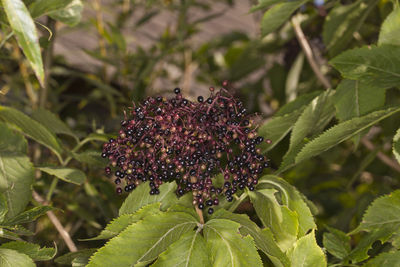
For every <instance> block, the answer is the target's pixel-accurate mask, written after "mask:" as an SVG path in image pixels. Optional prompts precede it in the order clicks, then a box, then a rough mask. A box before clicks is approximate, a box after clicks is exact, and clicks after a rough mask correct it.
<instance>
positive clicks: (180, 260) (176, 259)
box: [151, 231, 211, 267]
mask: <svg viewBox="0 0 400 267" xmlns="http://www.w3.org/2000/svg"><path fill="white" fill-rule="evenodd" d="M151 266H154V267H161V266H165V267H169V266H176V267H179V266H182V267H186V266H193V267H203V266H211V262H210V255H209V252H208V250H207V248H206V243H205V241H204V238H203V237H202V235H201V234H200V232H199V231H191V232H188V233H186V234H184V235H183V236H182V237H181V238H180V239H179V240H178V241H176V242H175V243H173V244H172V245H171V246H170V247H169V248H168V249H167V250H166V251H164V252H163V253H161V255H160V257H159V258H158V260H157V261H156V262H155V263H154V264H153V265H151Z"/></svg>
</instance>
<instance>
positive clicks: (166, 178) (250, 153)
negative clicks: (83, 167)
mask: <svg viewBox="0 0 400 267" xmlns="http://www.w3.org/2000/svg"><path fill="white" fill-rule="evenodd" d="M223 86H226V83H225V82H224V84H223ZM210 91H211V94H210V96H209V97H208V98H207V99H205V98H204V97H202V96H199V97H198V98H197V102H192V101H189V100H188V99H185V98H184V97H183V96H182V94H181V92H180V89H179V88H175V90H174V92H175V95H176V96H175V97H174V98H172V99H168V100H167V99H165V98H163V97H156V98H153V97H149V98H147V99H146V100H145V101H144V102H143V103H142V104H140V105H139V106H136V107H135V106H134V107H132V108H130V111H129V114H125V119H124V120H123V121H122V122H121V126H122V128H121V130H120V131H119V136H118V137H117V138H116V139H110V140H109V142H108V143H105V144H104V146H103V153H102V157H104V158H108V159H109V161H110V164H109V166H108V167H106V168H105V172H106V173H107V174H111V172H112V171H113V172H114V174H115V180H114V182H115V184H117V185H118V187H117V193H118V194H121V193H122V191H123V190H122V188H124V189H125V191H127V192H129V191H131V190H133V189H135V188H136V187H137V186H138V185H139V184H140V183H142V182H146V181H149V186H150V194H151V195H154V194H159V193H160V191H159V186H160V185H161V184H162V183H164V182H170V181H174V180H175V181H176V183H177V185H178V188H177V192H176V193H177V194H178V196H182V195H184V194H185V193H187V192H190V191H191V192H192V194H193V205H197V206H198V208H200V209H204V208H205V206H209V208H208V213H210V214H211V213H213V211H214V210H213V208H212V206H214V205H218V204H219V198H220V197H221V196H225V197H226V199H227V201H232V200H233V196H232V195H233V194H235V192H236V191H237V190H243V189H244V188H245V187H247V188H248V189H249V190H254V186H255V185H256V184H257V182H258V180H257V177H258V175H259V174H260V173H261V172H262V171H263V169H264V168H267V167H268V161H267V159H266V158H265V157H264V156H263V155H261V154H260V149H259V148H256V146H257V145H258V144H260V143H262V142H263V141H264V138H263V137H261V136H257V135H256V132H255V130H254V129H253V128H252V120H251V119H250V117H249V115H247V113H246V108H245V107H244V106H243V104H242V102H240V101H238V100H237V99H235V98H234V97H233V96H232V95H231V94H230V93H229V92H228V91H227V90H226V89H224V88H221V90H220V91H218V92H214V88H213V87H211V88H210ZM221 172H222V173H223V176H224V184H223V185H222V186H220V187H217V186H216V185H215V181H213V180H214V179H213V177H214V176H216V175H217V174H219V173H221ZM122 184H124V186H121V185H122Z"/></svg>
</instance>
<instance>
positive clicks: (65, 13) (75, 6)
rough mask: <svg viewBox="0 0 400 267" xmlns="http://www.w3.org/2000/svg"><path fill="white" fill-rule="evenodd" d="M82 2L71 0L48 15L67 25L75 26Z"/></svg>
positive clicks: (80, 14)
mask: <svg viewBox="0 0 400 267" xmlns="http://www.w3.org/2000/svg"><path fill="white" fill-rule="evenodd" d="M82 10H83V4H82V1H81V0H72V2H71V3H70V4H69V5H67V6H66V7H65V8H63V9H61V10H57V11H53V12H51V13H49V16H50V17H52V18H53V19H55V20H59V21H61V22H62V23H65V24H67V25H68V26H71V27H73V26H75V25H76V24H78V23H79V21H80V20H81V16H82Z"/></svg>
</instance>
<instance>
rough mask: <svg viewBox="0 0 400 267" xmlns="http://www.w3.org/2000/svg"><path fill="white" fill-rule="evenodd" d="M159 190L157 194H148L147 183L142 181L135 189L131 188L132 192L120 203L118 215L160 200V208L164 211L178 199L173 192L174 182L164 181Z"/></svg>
mask: <svg viewBox="0 0 400 267" xmlns="http://www.w3.org/2000/svg"><path fill="white" fill-rule="evenodd" d="M159 190H160V194H159V195H150V194H149V186H148V184H147V183H142V184H141V185H139V186H138V187H137V188H136V189H135V190H133V192H131V193H130V194H129V195H128V197H127V198H126V199H125V201H124V203H122V206H121V208H120V209H119V215H122V214H127V213H134V212H136V211H137V210H138V209H140V208H141V207H143V206H145V205H148V204H151V203H156V202H160V203H161V210H163V211H165V210H166V209H167V208H169V207H170V206H171V205H173V204H174V203H175V202H177V201H178V197H177V196H176V193H175V191H176V183H175V182H172V183H164V184H162V185H161V186H160V188H159Z"/></svg>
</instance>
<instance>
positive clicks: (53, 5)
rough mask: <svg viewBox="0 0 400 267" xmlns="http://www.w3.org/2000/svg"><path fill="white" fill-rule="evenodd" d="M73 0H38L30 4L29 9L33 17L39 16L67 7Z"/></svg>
mask: <svg viewBox="0 0 400 267" xmlns="http://www.w3.org/2000/svg"><path fill="white" fill-rule="evenodd" d="M71 2H72V0H36V1H34V2H33V3H32V4H31V5H30V6H29V11H30V13H31V16H32V17H33V18H37V17H40V16H43V15H46V14H48V13H50V12H52V11H56V10H59V9H62V8H65V7H66V6H67V5H68V4H70V3H71Z"/></svg>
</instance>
